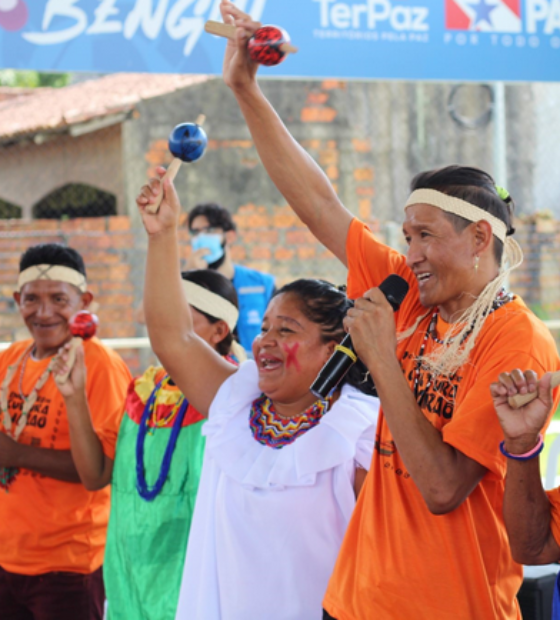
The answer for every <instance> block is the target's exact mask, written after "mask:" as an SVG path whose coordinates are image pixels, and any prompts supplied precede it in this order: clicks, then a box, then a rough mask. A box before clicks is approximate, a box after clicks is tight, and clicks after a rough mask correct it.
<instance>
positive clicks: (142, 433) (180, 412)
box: [136, 375, 189, 502]
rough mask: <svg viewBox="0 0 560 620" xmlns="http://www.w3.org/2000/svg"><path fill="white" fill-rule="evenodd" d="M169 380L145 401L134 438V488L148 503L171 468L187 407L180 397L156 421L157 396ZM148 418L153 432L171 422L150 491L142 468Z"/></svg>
mask: <svg viewBox="0 0 560 620" xmlns="http://www.w3.org/2000/svg"><path fill="white" fill-rule="evenodd" d="M170 380H171V378H170V377H169V375H167V376H165V377H164V378H163V379H162V380H161V381H160V382H159V383H158V384H157V385H156V387H155V388H154V389H153V391H152V393H151V394H150V397H149V398H148V400H147V401H146V405H145V407H144V412H143V413H142V419H141V420H140V427H139V429H138V437H137V438H136V488H137V490H138V493H139V494H140V497H142V498H143V499H145V500H146V501H148V502H151V501H152V500H153V499H154V498H156V497H157V496H158V495H159V493H160V492H161V489H162V488H163V485H164V484H165V481H166V480H167V476H168V475H169V469H170V467H171V458H172V456H173V452H174V450H175V446H176V445H177V438H178V437H179V431H180V430H181V426H182V424H183V419H184V417H185V413H186V411H187V408H188V406H189V403H188V401H187V399H186V398H185V397H184V396H183V395H181V397H180V398H179V400H178V401H177V403H175V405H174V406H173V409H172V410H171V412H170V413H169V415H168V416H166V417H165V418H164V419H162V420H159V421H158V420H156V413H155V408H156V407H155V405H156V399H157V395H158V393H159V391H160V389H162V388H165V387H167V385H168V384H169V382H170ZM150 418H151V420H152V427H153V428H154V431H155V428H161V427H162V426H165V425H166V424H168V423H169V422H171V420H173V427H172V429H171V434H170V436H169V440H168V442H167V447H166V448H165V453H164V455H163V460H162V462H161V466H160V468H159V474H158V477H157V479H156V482H155V484H154V486H153V487H152V488H151V489H150V488H148V483H147V482H146V472H145V467H144V442H145V440H146V433H147V432H148V426H149V422H150ZM173 418H175V419H173Z"/></svg>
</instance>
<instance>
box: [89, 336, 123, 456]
mask: <svg viewBox="0 0 560 620" xmlns="http://www.w3.org/2000/svg"><path fill="white" fill-rule="evenodd" d="M84 348H85V352H86V366H87V387H86V390H87V399H88V404H89V409H90V412H91V419H92V423H93V427H94V429H95V432H96V433H97V436H98V437H99V440H100V441H101V443H102V445H103V452H105V454H106V455H107V456H108V457H109V458H111V459H113V460H114V458H115V446H116V443H117V435H118V432H119V427H120V423H121V419H122V416H123V413H124V402H125V398H126V391H127V388H128V385H129V383H130V381H131V379H132V376H131V374H130V371H129V370H128V368H127V366H126V364H125V363H124V361H123V360H122V359H121V358H120V357H119V355H117V354H116V353H115V352H114V351H111V350H110V349H107V348H106V347H104V346H103V345H102V344H101V343H100V342H98V341H97V342H93V341H89V342H86V343H84Z"/></svg>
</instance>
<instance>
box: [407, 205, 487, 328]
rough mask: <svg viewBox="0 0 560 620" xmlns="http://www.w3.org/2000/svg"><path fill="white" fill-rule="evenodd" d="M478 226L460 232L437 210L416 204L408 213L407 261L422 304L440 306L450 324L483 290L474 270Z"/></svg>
mask: <svg viewBox="0 0 560 620" xmlns="http://www.w3.org/2000/svg"><path fill="white" fill-rule="evenodd" d="M475 226H476V225H475V224H472V225H470V226H467V228H465V229H464V230H462V231H461V232H457V230H456V229H455V227H454V226H453V224H452V223H451V221H450V220H449V219H448V218H447V217H446V216H445V213H444V212H443V211H442V210H441V209H438V208H437V207H432V206H430V205H425V204H417V205H412V206H410V207H408V208H407V209H406V216H405V221H404V224H403V232H404V235H405V238H406V241H407V244H408V252H407V255H406V259H407V264H408V266H409V267H410V268H411V269H412V271H413V272H414V275H415V276H416V278H417V280H418V290H419V296H420V303H421V304H422V305H423V306H426V307H432V306H439V309H440V313H441V315H442V318H444V319H445V320H447V321H453V320H454V319H456V318H457V317H458V315H459V314H460V313H461V312H462V311H464V310H465V309H466V308H468V307H469V306H470V305H471V304H472V303H473V299H474V296H476V295H478V294H479V293H480V291H481V290H482V288H483V285H482V286H481V283H480V282H479V281H478V279H477V277H476V271H475V269H474V260H475V256H476V255H477V245H476V238H475V234H474V233H475Z"/></svg>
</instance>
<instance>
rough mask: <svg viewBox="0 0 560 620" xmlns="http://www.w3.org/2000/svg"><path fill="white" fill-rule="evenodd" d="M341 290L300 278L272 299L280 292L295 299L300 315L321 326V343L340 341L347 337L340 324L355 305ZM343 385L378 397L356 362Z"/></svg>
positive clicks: (361, 364) (280, 290) (359, 362)
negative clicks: (351, 386) (346, 384)
mask: <svg viewBox="0 0 560 620" xmlns="http://www.w3.org/2000/svg"><path fill="white" fill-rule="evenodd" d="M341 288H342V289H343V290H341ZM341 288H339V287H336V286H334V285H333V284H331V283H330V282H327V281H326V280H315V279H308V278H302V279H300V280H295V281H294V282H290V284H286V285H285V286H283V287H282V288H281V289H279V290H278V291H276V293H274V295H273V297H276V295H280V294H283V293H285V294H291V295H294V296H295V297H297V299H298V301H299V305H300V309H301V311H302V312H303V314H304V315H305V316H306V317H307V318H308V319H309V320H310V321H312V322H313V323H316V324H317V325H320V326H321V338H322V341H323V342H329V341H330V340H335V341H337V342H340V341H341V340H342V339H343V338H344V336H345V335H346V332H345V331H344V326H343V324H342V321H343V319H344V317H345V316H346V313H347V312H348V310H349V309H350V308H351V307H352V306H353V305H354V302H353V301H352V300H351V299H348V297H346V293H345V292H344V291H345V289H346V287H341ZM342 383H349V384H350V385H353V386H354V387H356V388H358V389H359V390H360V391H362V392H364V393H366V394H372V395H374V396H377V392H376V391H375V387H374V385H373V382H372V380H371V378H370V376H369V374H368V371H367V368H366V367H365V365H364V364H363V363H362V362H361V361H359V360H358V362H357V363H356V364H354V365H353V366H352V368H351V369H350V371H349V372H348V374H347V375H346V376H345V377H344V379H343V381H342Z"/></svg>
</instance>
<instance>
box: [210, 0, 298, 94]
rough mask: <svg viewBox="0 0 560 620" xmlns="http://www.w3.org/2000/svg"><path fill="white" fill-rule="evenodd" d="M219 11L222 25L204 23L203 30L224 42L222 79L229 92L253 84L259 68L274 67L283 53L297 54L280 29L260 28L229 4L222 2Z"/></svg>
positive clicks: (260, 25) (260, 26) (246, 15)
mask: <svg viewBox="0 0 560 620" xmlns="http://www.w3.org/2000/svg"><path fill="white" fill-rule="evenodd" d="M220 11H221V13H222V19H223V20H224V23H220V22H207V23H206V26H205V29H206V31H207V32H210V33H211V34H217V35H218V36H224V37H226V38H227V39H228V44H227V47H226V53H225V56H224V66H223V77H224V81H225V83H226V84H227V85H228V86H229V87H230V88H233V89H243V88H247V87H248V86H250V85H251V84H253V83H254V82H255V79H254V78H255V75H256V73H257V70H258V68H259V64H264V65H267V66H271V65H275V64H278V63H279V62H281V61H282V60H283V59H284V58H285V56H286V54H287V53H294V52H296V51H297V49H296V48H295V47H293V46H292V45H290V42H289V37H288V35H287V34H286V32H284V31H283V30H282V29H281V28H278V27H276V26H262V24H261V23H260V22H256V21H254V20H253V19H252V18H251V16H250V15H248V14H247V13H244V12H243V11H241V10H240V9H238V8H237V7H236V6H235V5H234V4H232V3H231V2H229V0H222V2H221V4H220Z"/></svg>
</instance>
